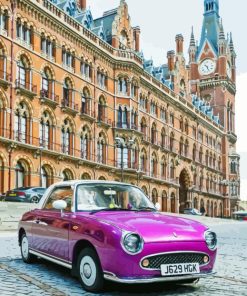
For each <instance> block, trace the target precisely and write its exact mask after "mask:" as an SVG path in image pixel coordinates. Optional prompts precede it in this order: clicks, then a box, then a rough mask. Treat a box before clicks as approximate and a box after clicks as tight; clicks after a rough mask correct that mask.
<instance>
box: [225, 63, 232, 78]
mask: <svg viewBox="0 0 247 296" xmlns="http://www.w3.org/2000/svg"><path fill="white" fill-rule="evenodd" d="M226 72H227V76H228V77H229V78H231V77H232V69H231V65H230V63H229V62H227V64H226Z"/></svg>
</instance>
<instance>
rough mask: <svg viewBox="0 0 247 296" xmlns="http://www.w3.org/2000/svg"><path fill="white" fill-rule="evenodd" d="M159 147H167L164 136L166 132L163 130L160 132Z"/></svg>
mask: <svg viewBox="0 0 247 296" xmlns="http://www.w3.org/2000/svg"><path fill="white" fill-rule="evenodd" d="M161 147H162V148H166V147H167V136H166V131H165V129H164V128H163V129H162V131H161Z"/></svg>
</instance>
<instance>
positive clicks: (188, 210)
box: [184, 208, 202, 216]
mask: <svg viewBox="0 0 247 296" xmlns="http://www.w3.org/2000/svg"><path fill="white" fill-rule="evenodd" d="M184 214H187V215H197V216H202V213H201V212H200V211H198V210H197V209H195V208H186V209H184Z"/></svg>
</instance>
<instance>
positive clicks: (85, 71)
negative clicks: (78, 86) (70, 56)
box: [80, 59, 92, 80]
mask: <svg viewBox="0 0 247 296" xmlns="http://www.w3.org/2000/svg"><path fill="white" fill-rule="evenodd" d="M80 70H81V75H82V76H83V77H85V78H86V79H88V80H91V79H92V66H91V65H90V64H89V63H88V62H86V61H84V60H83V59H82V60H81V68H80Z"/></svg>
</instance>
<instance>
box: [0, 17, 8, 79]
mask: <svg viewBox="0 0 247 296" xmlns="http://www.w3.org/2000/svg"><path fill="white" fill-rule="evenodd" d="M0 17H1V15H0ZM6 70H7V56H6V52H5V49H4V46H3V45H2V44H1V43H0V79H3V80H6V78H7V73H6Z"/></svg>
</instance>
